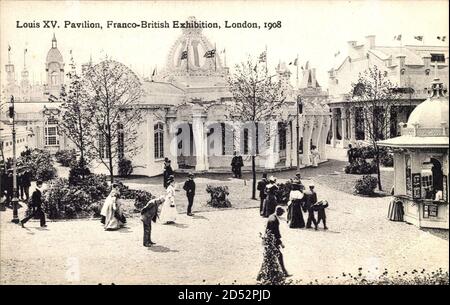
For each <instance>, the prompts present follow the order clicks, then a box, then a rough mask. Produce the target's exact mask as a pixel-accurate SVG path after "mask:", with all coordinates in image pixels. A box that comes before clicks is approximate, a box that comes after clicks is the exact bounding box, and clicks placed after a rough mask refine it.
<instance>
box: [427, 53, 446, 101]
mask: <svg viewBox="0 0 450 305" xmlns="http://www.w3.org/2000/svg"><path fill="white" fill-rule="evenodd" d="M444 94H445V89H444V84H443V83H442V82H441V80H440V79H439V76H438V65H437V62H436V61H435V62H434V79H433V81H432V82H431V94H430V98H440V97H444Z"/></svg>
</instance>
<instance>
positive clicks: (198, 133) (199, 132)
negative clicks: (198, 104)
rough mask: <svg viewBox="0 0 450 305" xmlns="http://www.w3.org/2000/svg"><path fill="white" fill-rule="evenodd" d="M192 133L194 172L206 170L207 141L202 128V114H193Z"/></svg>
mask: <svg viewBox="0 0 450 305" xmlns="http://www.w3.org/2000/svg"><path fill="white" fill-rule="evenodd" d="M192 132H193V134H194V145H195V154H196V155H195V159H196V164H195V170H196V171H205V170H208V162H207V158H208V156H207V141H206V134H205V128H204V115H203V114H202V113H194V114H193V115H192Z"/></svg>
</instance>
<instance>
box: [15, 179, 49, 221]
mask: <svg viewBox="0 0 450 305" xmlns="http://www.w3.org/2000/svg"><path fill="white" fill-rule="evenodd" d="M42 185H43V183H42V181H40V180H38V181H37V182H36V190H35V191H34V192H33V194H32V195H31V207H32V209H33V212H32V213H31V214H30V215H28V216H27V217H25V218H24V219H22V221H21V222H20V224H21V225H22V228H25V226H24V225H25V223H26V222H27V221H28V220H30V219H31V218H33V217H34V216H38V217H39V219H40V225H41V227H46V226H47V225H46V224H45V214H44V211H42V191H41V190H42Z"/></svg>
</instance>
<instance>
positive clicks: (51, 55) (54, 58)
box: [46, 35, 64, 63]
mask: <svg viewBox="0 0 450 305" xmlns="http://www.w3.org/2000/svg"><path fill="white" fill-rule="evenodd" d="M46 62H47V63H51V62H57V63H63V62H64V61H63V57H62V55H61V52H59V50H58V47H57V42H56V37H55V35H53V39H52V47H51V49H50V50H48V53H47V60H46Z"/></svg>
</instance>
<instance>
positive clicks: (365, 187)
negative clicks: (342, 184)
mask: <svg viewBox="0 0 450 305" xmlns="http://www.w3.org/2000/svg"><path fill="white" fill-rule="evenodd" d="M377 183H378V179H377V178H375V177H372V176H370V175H364V176H363V177H362V179H358V180H357V181H356V184H355V193H357V194H360V195H373V194H374V193H375V188H376V187H377Z"/></svg>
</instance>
